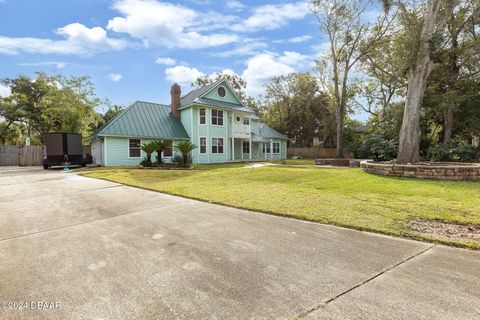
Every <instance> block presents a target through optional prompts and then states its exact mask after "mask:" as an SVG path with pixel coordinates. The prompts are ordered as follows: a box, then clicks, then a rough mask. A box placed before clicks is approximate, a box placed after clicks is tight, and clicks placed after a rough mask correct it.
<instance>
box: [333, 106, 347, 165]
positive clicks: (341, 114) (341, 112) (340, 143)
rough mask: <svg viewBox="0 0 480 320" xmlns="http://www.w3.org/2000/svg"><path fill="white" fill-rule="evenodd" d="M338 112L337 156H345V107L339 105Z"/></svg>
mask: <svg viewBox="0 0 480 320" xmlns="http://www.w3.org/2000/svg"><path fill="white" fill-rule="evenodd" d="M336 111H337V112H336V113H337V153H336V155H335V157H337V158H343V148H344V145H345V135H344V128H343V127H344V125H345V108H344V107H343V106H341V105H340V106H339V107H338V108H337V110H336Z"/></svg>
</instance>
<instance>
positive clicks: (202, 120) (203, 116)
mask: <svg viewBox="0 0 480 320" xmlns="http://www.w3.org/2000/svg"><path fill="white" fill-rule="evenodd" d="M206 119H207V114H206V111H205V108H200V124H205V123H207V121H206Z"/></svg>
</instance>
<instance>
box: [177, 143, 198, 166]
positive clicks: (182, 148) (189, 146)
mask: <svg viewBox="0 0 480 320" xmlns="http://www.w3.org/2000/svg"><path fill="white" fill-rule="evenodd" d="M196 148H197V146H196V145H195V144H193V143H191V142H190V141H181V142H179V143H178V144H177V145H176V146H175V150H178V151H179V152H181V153H182V158H183V164H184V165H185V166H186V165H188V163H189V161H188V154H189V153H190V152H192V151H193V150H195V149H196Z"/></svg>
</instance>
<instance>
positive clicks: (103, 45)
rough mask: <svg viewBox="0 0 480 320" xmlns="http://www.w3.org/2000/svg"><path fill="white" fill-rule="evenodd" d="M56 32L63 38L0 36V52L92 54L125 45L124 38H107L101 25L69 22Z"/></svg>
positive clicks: (118, 48) (121, 47)
mask: <svg viewBox="0 0 480 320" xmlns="http://www.w3.org/2000/svg"><path fill="white" fill-rule="evenodd" d="M56 33H57V34H58V35H60V36H62V37H64V38H65V40H51V39H41V38H29V37H24V38H9V37H3V36H0V54H2V53H3V54H18V53H20V52H26V53H42V54H87V55H88V54H92V53H93V52H97V51H107V50H120V49H123V48H125V47H126V46H127V42H126V41H125V40H120V39H113V38H109V37H108V35H107V32H106V31H105V29H103V28H101V27H94V28H88V27H86V26H84V25H83V24H80V23H71V24H68V25H66V26H64V27H62V28H58V29H57V30H56Z"/></svg>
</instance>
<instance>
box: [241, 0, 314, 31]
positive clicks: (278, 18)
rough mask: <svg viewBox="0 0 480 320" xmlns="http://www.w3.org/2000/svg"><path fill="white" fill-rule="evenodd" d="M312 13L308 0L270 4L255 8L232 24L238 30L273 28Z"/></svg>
mask: <svg viewBox="0 0 480 320" xmlns="http://www.w3.org/2000/svg"><path fill="white" fill-rule="evenodd" d="M309 13H310V9H309V3H308V2H307V1H301V2H292V3H283V4H268V5H263V6H259V7H257V8H255V9H254V10H253V14H252V15H251V16H250V17H248V18H247V19H246V20H244V21H243V22H241V23H238V24H235V25H233V26H232V30H234V31H238V32H254V31H258V30H262V29H266V30H273V29H278V28H281V27H284V26H286V25H288V23H289V21H290V20H301V19H303V18H305V17H306V16H307V15H308V14H309Z"/></svg>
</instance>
